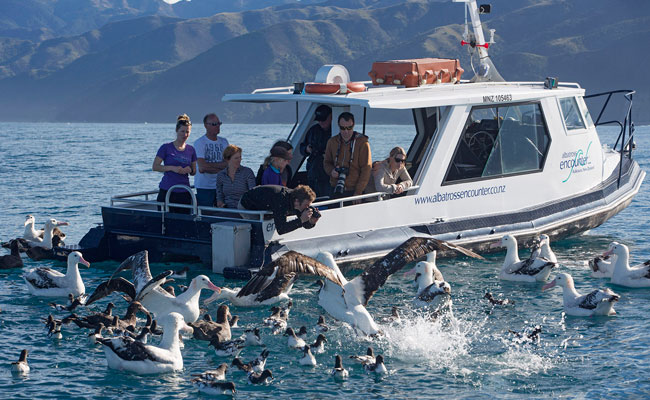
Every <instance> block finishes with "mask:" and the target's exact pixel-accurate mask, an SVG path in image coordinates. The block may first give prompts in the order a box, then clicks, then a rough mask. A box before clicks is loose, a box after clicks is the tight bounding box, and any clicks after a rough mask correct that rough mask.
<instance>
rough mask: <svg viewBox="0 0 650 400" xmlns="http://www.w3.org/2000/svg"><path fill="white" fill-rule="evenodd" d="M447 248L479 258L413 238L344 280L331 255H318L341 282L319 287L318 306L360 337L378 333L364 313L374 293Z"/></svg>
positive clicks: (446, 245) (445, 244)
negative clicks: (390, 279) (398, 274)
mask: <svg viewBox="0 0 650 400" xmlns="http://www.w3.org/2000/svg"><path fill="white" fill-rule="evenodd" d="M449 249H451V250H455V251H458V252H459V253H462V254H464V255H467V256H470V257H474V258H479V259H482V258H483V257H481V256H480V255H478V254H476V253H474V252H473V251H471V250H468V249H465V248H463V247H461V246H456V245H454V244H452V243H449V242H445V241H442V240H437V239H434V238H423V237H413V238H410V239H408V240H407V241H405V242H404V243H402V244H401V245H400V246H398V247H397V248H396V249H394V250H393V251H391V252H390V253H388V254H387V255H386V256H384V257H382V258H380V259H379V260H377V261H375V263H374V264H372V265H371V266H369V267H368V268H366V270H365V271H363V272H362V273H361V274H360V275H359V276H357V277H355V278H354V279H352V280H350V281H348V280H347V279H345V277H344V276H343V274H342V273H341V270H340V269H339V267H338V265H337V264H336V262H335V261H334V257H333V256H332V254H330V253H325V252H324V253H319V255H318V256H317V257H316V258H317V259H318V260H319V261H321V262H323V263H324V264H325V265H327V266H328V267H330V268H331V269H332V270H333V271H334V272H335V273H336V275H337V276H338V277H339V280H340V281H341V282H343V285H341V286H336V285H332V284H330V281H326V282H325V283H324V284H323V287H322V288H321V291H320V294H319V300H318V304H319V305H320V306H321V307H323V308H324V309H325V311H327V312H328V313H329V314H330V315H332V316H333V317H334V318H336V319H338V320H340V321H344V322H347V323H349V324H350V325H352V326H353V327H354V328H356V329H358V330H360V331H361V332H363V333H364V334H366V335H374V334H377V333H379V332H380V331H379V327H378V326H377V324H376V323H375V321H374V320H373V318H372V316H371V315H370V313H368V310H366V305H368V301H370V299H371V298H372V296H373V295H374V294H375V292H376V291H377V290H378V289H379V288H380V287H382V286H383V285H384V283H386V280H387V279H388V277H389V276H391V275H392V274H394V273H395V272H397V271H399V270H400V269H402V268H403V267H404V266H405V265H406V264H408V263H410V262H412V261H415V260H417V259H419V258H421V257H424V256H425V255H427V254H429V253H431V252H433V251H440V250H449Z"/></svg>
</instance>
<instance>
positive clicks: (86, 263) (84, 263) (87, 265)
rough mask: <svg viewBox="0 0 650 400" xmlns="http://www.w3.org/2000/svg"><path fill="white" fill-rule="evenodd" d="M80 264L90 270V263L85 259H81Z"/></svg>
mask: <svg viewBox="0 0 650 400" xmlns="http://www.w3.org/2000/svg"><path fill="white" fill-rule="evenodd" d="M79 262H80V263H81V264H83V265H85V266H86V268H90V263H89V262H88V261H86V260H85V259H84V258H83V257H79Z"/></svg>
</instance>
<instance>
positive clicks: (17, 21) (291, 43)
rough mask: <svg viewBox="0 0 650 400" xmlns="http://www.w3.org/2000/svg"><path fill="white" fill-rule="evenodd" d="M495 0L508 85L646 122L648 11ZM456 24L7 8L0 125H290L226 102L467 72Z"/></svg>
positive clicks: (298, 9) (284, 6) (158, 5)
mask: <svg viewBox="0 0 650 400" xmlns="http://www.w3.org/2000/svg"><path fill="white" fill-rule="evenodd" d="M491 3H492V14H488V15H483V16H482V21H483V22H484V25H485V28H487V29H496V35H495V41H496V44H495V45H493V46H491V47H490V54H491V57H492V59H493V61H494V63H495V65H497V67H498V69H499V71H500V73H501V75H502V76H503V77H504V78H505V79H506V80H512V81H515V80H523V81H539V80H543V79H544V78H545V77H547V76H554V77H557V78H558V79H559V80H560V81H561V82H578V83H580V84H581V85H582V87H585V88H587V93H588V94H590V93H596V92H599V91H605V90H613V89H621V88H625V89H636V90H637V93H636V95H635V101H634V104H635V110H637V111H636V112H635V120H636V121H637V123H647V122H650V117H649V116H648V115H647V113H643V112H639V111H638V110H646V109H648V107H649V106H650V90H649V89H650V81H649V80H648V79H647V78H646V77H645V74H644V69H643V68H642V66H645V65H648V63H647V59H648V57H650V56H649V55H648V53H647V52H646V51H644V50H643V49H644V48H645V46H646V45H645V43H647V42H648V40H649V39H650V24H649V22H650V12H649V11H650V2H648V1H647V0H626V1H618V0H544V1H535V0H521V1H511V0H493V1H492V2H491ZM267 6H268V7H267ZM262 7H264V8H262ZM463 20H464V12H463V7H462V6H461V5H460V4H458V3H452V2H451V1H426V0H409V1H404V0H350V1H343V0H330V1H326V2H317V1H315V0H314V1H305V0H302V1H292V0H263V1H262V0H260V1H253V0H242V1H237V2H233V1H230V2H227V1H210V0H192V1H191V2H190V1H181V2H178V3H175V4H167V3H165V2H163V1H162V0H20V1H19V0H3V2H2V3H0V22H2V24H0V26H3V27H4V28H2V29H0V119H1V120H5V121H65V122H68V121H92V122H143V121H148V122H173V121H174V120H175V116H176V115H177V114H179V113H182V112H187V113H188V114H190V116H192V117H193V119H200V118H201V117H202V115H203V114H205V113H206V112H210V111H217V112H218V113H219V115H220V116H221V117H222V118H223V119H224V120H225V121H229V122H268V121H271V122H292V120H293V118H294V114H293V111H292V110H293V109H292V108H291V107H288V106H284V107H283V106H269V105H265V104H263V105H246V104H234V103H222V102H221V101H220V99H221V97H222V96H223V95H224V94H225V93H241V92H250V91H252V90H254V89H255V88H260V87H275V86H287V85H291V84H292V83H293V82H297V81H311V80H313V79H314V75H315V73H316V71H317V70H318V68H319V67H320V66H321V65H323V64H343V65H345V66H346V67H347V68H348V70H349V71H350V74H351V77H352V79H353V80H368V79H369V78H368V75H367V73H368V71H369V70H370V67H371V64H372V62H373V61H375V60H385V59H401V58H421V57H444V58H459V59H460V60H461V64H462V65H463V67H464V68H465V70H466V71H471V67H470V61H469V57H468V53H467V51H466V50H465V49H464V48H462V47H461V46H460V40H461V37H462V33H463V29H464V25H463ZM469 77H471V72H466V73H465V75H464V76H463V78H469ZM377 121H378V122H388V121H382V120H381V117H379V119H378V120H377Z"/></svg>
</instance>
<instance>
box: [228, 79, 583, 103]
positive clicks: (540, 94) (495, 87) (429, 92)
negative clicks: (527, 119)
mask: <svg viewBox="0 0 650 400" xmlns="http://www.w3.org/2000/svg"><path fill="white" fill-rule="evenodd" d="M364 84H366V87H367V91H365V92H357V93H349V94H345V95H340V94H308V93H303V94H293V90H294V88H293V86H286V87H276V88H266V89H256V90H254V91H253V92H251V93H241V94H226V95H225V96H224V97H223V98H222V101H225V102H245V103H273V102H294V101H296V102H308V103H324V104H331V105H341V106H359V107H365V108H383V109H411V108H422V107H438V106H450V105H462V104H482V103H500V102H505V101H507V102H516V101H530V100H537V99H540V98H544V97H568V96H576V95H577V96H583V95H584V89H582V88H581V87H580V85H578V84H577V83H562V84H560V85H558V87H557V88H555V89H552V90H549V89H545V88H544V83H543V82H480V83H469V82H462V83H459V84H451V83H448V84H437V85H424V86H420V87H414V88H406V87H400V86H373V85H372V82H371V81H367V82H364ZM560 93H561V94H560ZM504 96H505V97H504Z"/></svg>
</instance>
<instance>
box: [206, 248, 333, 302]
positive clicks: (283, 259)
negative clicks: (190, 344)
mask: <svg viewBox="0 0 650 400" xmlns="http://www.w3.org/2000/svg"><path fill="white" fill-rule="evenodd" d="M299 276H318V277H321V278H326V279H327V280H328V281H330V282H332V284H335V285H338V286H339V287H340V286H341V285H342V281H341V280H340V279H339V277H338V275H337V274H336V273H335V272H334V271H332V270H331V269H330V268H328V267H327V266H326V265H324V264H322V263H320V262H319V261H317V260H314V259H313V258H311V257H308V256H306V255H304V254H300V253H298V252H295V251H289V252H287V253H285V254H283V255H281V256H280V257H278V258H277V259H275V261H273V262H271V263H270V264H266V265H264V266H263V267H262V268H261V269H260V270H259V271H258V272H257V273H256V274H255V275H254V276H253V277H252V278H251V279H250V280H249V281H248V282H247V283H246V285H244V287H243V288H241V289H240V290H239V291H235V290H230V289H227V288H222V290H221V292H220V293H216V292H215V294H213V295H212V296H211V297H210V298H209V299H207V300H206V301H205V302H206V303H211V302H213V301H216V300H219V299H221V298H226V299H228V300H230V302H231V303H232V304H234V305H236V306H244V307H245V306H259V305H267V304H274V303H277V302H278V301H281V300H285V299H288V298H289V291H290V290H291V288H292V287H293V284H294V282H295V281H296V279H297V278H298V277H299Z"/></svg>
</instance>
